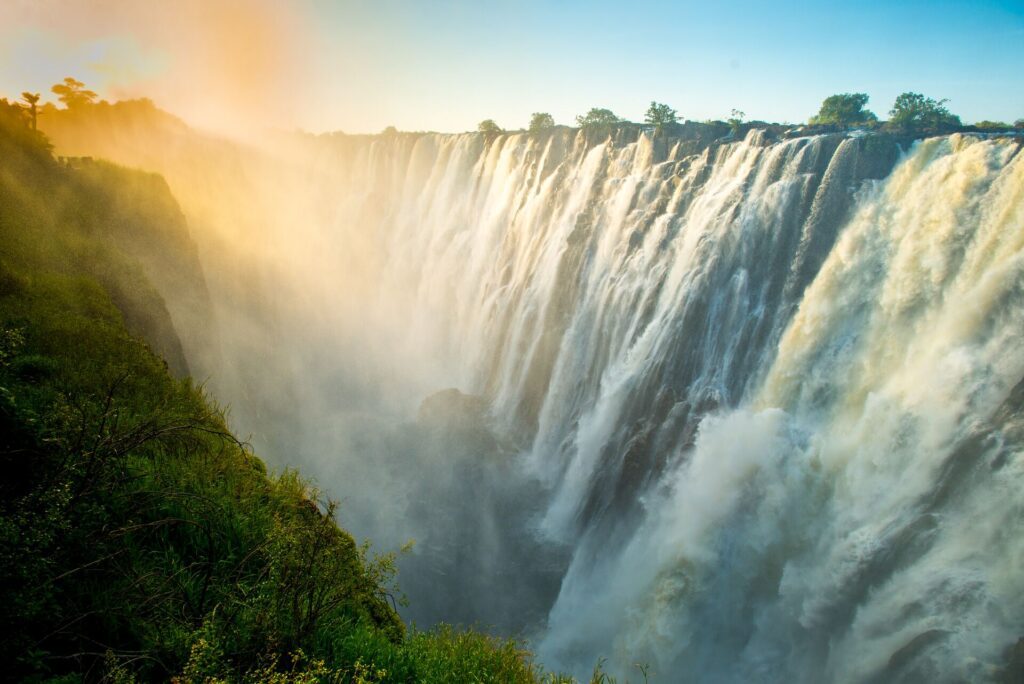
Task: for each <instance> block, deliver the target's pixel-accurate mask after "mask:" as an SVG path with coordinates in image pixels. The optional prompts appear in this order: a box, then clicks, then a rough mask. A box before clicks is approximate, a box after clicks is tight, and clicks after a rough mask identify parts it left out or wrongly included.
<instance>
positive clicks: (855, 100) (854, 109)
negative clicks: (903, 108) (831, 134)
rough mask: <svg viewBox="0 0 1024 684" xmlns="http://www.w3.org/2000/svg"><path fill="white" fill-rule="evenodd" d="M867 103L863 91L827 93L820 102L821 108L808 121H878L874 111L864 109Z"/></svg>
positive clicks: (854, 123)
mask: <svg viewBox="0 0 1024 684" xmlns="http://www.w3.org/2000/svg"><path fill="white" fill-rule="evenodd" d="M867 103H868V96H867V95H866V94H865V93H841V94H839V95H829V96H828V97H826V98H825V99H824V100H823V101H822V103H821V109H819V110H818V113H817V114H816V115H815V116H812V117H811V118H810V120H809V121H808V123H809V124H811V125H819V124H832V125H839V126H854V125H857V124H865V123H871V122H874V121H878V117H877V116H875V114H874V112H871V111H869V110H867V109H864V105H866V104H867Z"/></svg>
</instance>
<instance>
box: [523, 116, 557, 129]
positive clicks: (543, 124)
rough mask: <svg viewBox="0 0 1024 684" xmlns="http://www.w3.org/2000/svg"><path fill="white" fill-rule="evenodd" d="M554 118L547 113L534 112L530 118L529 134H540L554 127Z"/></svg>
mask: <svg viewBox="0 0 1024 684" xmlns="http://www.w3.org/2000/svg"><path fill="white" fill-rule="evenodd" d="M554 125H555V118H554V117H553V116H551V115H550V114H548V113H547V112H534V113H533V114H532V115H531V116H530V128H529V131H530V133H540V132H541V131H544V130H547V129H549V128H552V127H554Z"/></svg>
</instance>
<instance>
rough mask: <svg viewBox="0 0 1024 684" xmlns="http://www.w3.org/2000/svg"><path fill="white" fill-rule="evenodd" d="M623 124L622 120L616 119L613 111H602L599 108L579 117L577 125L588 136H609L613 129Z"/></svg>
mask: <svg viewBox="0 0 1024 684" xmlns="http://www.w3.org/2000/svg"><path fill="white" fill-rule="evenodd" d="M621 122H622V119H620V118H618V117H616V116H615V115H614V113H612V112H611V110H602V109H600V108H597V106H595V108H592V109H591V111H590V112H588V113H587V114H585V115H581V116H579V117H577V125H578V126H580V128H582V129H583V130H584V132H585V133H587V134H588V135H608V134H609V133H611V127H612V126H614V125H615V124H617V123H621Z"/></svg>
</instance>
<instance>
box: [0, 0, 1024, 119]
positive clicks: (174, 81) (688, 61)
mask: <svg viewBox="0 0 1024 684" xmlns="http://www.w3.org/2000/svg"><path fill="white" fill-rule="evenodd" d="M64 76H74V77H76V78H78V79H79V80H82V81H84V82H85V83H86V84H87V85H88V86H89V87H91V88H92V89H93V90H96V91H97V92H99V93H100V95H101V97H105V98H107V99H110V100H114V99H122V98H127V97H142V96H146V97H151V98H152V99H153V100H154V101H156V103H157V104H158V105H160V106H161V107H163V108H164V109H167V110H169V111H172V112H174V113H176V114H178V115H180V116H182V117H183V118H185V119H186V120H188V121H190V122H191V123H193V124H196V125H198V126H200V127H206V128H211V129H218V130H222V131H227V132H230V131H232V130H238V129H240V128H241V127H243V126H250V127H257V128H265V127H275V128H288V129H291V128H301V129H304V130H309V131H313V132H322V131H334V130H340V131H345V132H349V133H371V132H377V131H380V130H381V129H383V128H384V127H385V126H389V125H393V126H396V127H398V128H399V129H402V130H437V131H463V130H471V129H475V128H476V125H477V123H478V122H479V121H481V120H482V119H485V118H492V119H494V120H495V121H497V123H498V124H499V125H501V126H503V127H506V128H519V127H523V126H525V125H526V124H527V122H528V121H529V117H530V114H531V113H532V112H537V111H544V112H550V113H551V114H552V115H553V116H554V118H555V121H556V122H558V123H565V124H572V123H573V121H574V119H575V116H576V115H577V114H580V113H583V112H585V111H586V110H587V109H589V108H591V107H605V108H608V109H611V110H612V111H614V112H615V113H616V114H618V115H619V116H622V117H624V118H628V119H632V120H642V118H643V113H644V111H645V110H646V108H647V105H648V104H649V103H650V102H651V101H652V100H657V101H659V102H666V103H668V104H670V105H671V106H672V107H674V108H675V109H677V110H678V111H679V114H680V116H681V117H683V118H689V119H696V120H704V119H710V118H727V117H728V116H729V113H730V111H731V110H732V109H739V110H742V111H743V112H745V113H746V115H747V118H748V119H761V120H766V121H778V122H799V121H805V120H806V119H807V118H808V117H809V116H811V115H813V114H814V113H815V112H816V111H817V109H818V106H819V105H820V103H821V100H822V99H824V98H825V97H827V96H828V95H830V94H833V93H839V92H864V93H867V94H868V95H869V96H870V101H869V104H868V107H869V108H870V109H872V110H874V111H875V112H876V113H877V114H879V116H881V117H882V118H885V115H886V113H887V112H888V110H889V108H890V107H891V105H892V102H893V100H894V99H895V97H896V95H898V94H899V93H901V92H904V91H908V90H910V91H914V92H920V93H924V94H925V95H928V96H930V97H934V98H937V99H938V98H948V99H949V102H948V107H949V108H950V110H951V111H953V112H954V113H956V114H959V115H960V116H961V117H962V119H963V120H964V121H965V122H974V121H978V120H982V119H989V120H1003V121H1013V120H1016V119H1019V118H1024V0H1016V1H1012V2H1006V1H996V0H991V1H986V0H976V1H975V2H942V1H932V2H918V1H908V2H901V1H900V0H889V1H887V2H885V1H875V0H865V1H862V2H849V1H847V2H813V3H812V2H801V1H798V0H777V1H775V2H771V3H755V2H747V1H742V2H735V1H734V2H729V1H724V2H711V1H708V0H705V1H704V2H685V1H676V2H670V1H664V0H659V1H654V0H651V1H632V2H626V1H623V0H589V1H586V0H548V1H547V2H542V1H540V0H491V1H487V0H475V1H473V0H429V1H426V0H289V1H288V2H284V1H280V2H278V1H277V0H174V1H171V0H0V96H3V95H6V96H8V97H10V96H17V95H18V94H19V93H20V92H21V91H23V90H32V91H40V92H43V93H47V91H48V89H49V86H50V85H52V84H53V83H55V82H57V81H59V80H60V79H61V78H63V77H64ZM44 99H45V96H44ZM242 122H244V123H242Z"/></svg>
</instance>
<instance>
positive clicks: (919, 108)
mask: <svg viewBox="0 0 1024 684" xmlns="http://www.w3.org/2000/svg"><path fill="white" fill-rule="evenodd" d="M948 101H949V100H933V99H932V98H930V97H925V96H924V95H921V94H920V93H902V94H900V95H899V96H898V97H897V98H896V101H895V102H894V103H893V105H892V110H891V111H890V112H889V125H890V126H892V127H894V128H900V129H918V130H929V131H934V130H944V129H951V128H958V127H959V126H960V117H958V116H956V115H955V114H951V113H950V111H949V110H948V109H946V107H945V104H946V102H948Z"/></svg>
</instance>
